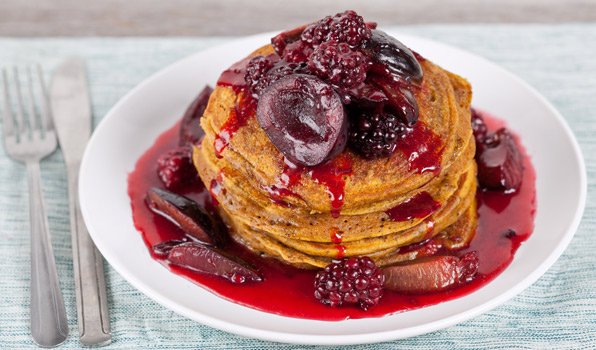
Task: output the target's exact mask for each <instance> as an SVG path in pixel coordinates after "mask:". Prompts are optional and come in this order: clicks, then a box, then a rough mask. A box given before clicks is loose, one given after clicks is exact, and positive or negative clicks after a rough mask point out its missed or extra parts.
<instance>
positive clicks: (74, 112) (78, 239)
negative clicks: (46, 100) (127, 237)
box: [50, 58, 112, 346]
mask: <svg viewBox="0 0 596 350" xmlns="http://www.w3.org/2000/svg"><path fill="white" fill-rule="evenodd" d="M50 101H51V108H52V113H53V115H54V124H55V128H56V132H57V134H58V142H59V143H60V148H61V149H62V153H63V154H64V161H65V163H66V170H67V176H68V202H69V209H70V229H71V236H72V251H73V270H74V278H75V289H76V298H77V315H78V325H79V340H80V342H81V343H82V344H84V345H96V346H97V345H100V346H103V345H107V344H109V343H110V342H111V339H112V336H111V330H110V318H109V315H108V303H107V298H106V287H105V279H104V270H103V258H102V256H101V254H100V253H99V251H98V250H97V248H96V247H95V245H94V244H93V241H92V240H91V237H90V236H89V232H88V231H87V227H86V226H85V222H84V221H83V216H82V215H81V209H80V206H79V194H78V192H79V191H78V183H79V168H80V165H81V159H82V157H83V152H84V150H85V146H86V145H87V141H88V140H89V136H90V135H91V104H90V98H89V90H88V88H87V77H86V72H85V63H84V61H83V60H82V59H81V58H70V59H68V60H66V61H64V62H63V63H62V64H61V65H60V66H59V67H58V68H57V69H56V71H55V73H54V76H53V78H52V84H51V87H50Z"/></svg>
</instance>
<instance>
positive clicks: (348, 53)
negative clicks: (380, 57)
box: [308, 41, 369, 89]
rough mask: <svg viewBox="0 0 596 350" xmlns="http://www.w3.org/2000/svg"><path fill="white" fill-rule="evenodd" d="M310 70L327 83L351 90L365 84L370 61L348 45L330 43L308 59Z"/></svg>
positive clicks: (322, 45) (318, 48)
mask: <svg viewBox="0 0 596 350" xmlns="http://www.w3.org/2000/svg"><path fill="white" fill-rule="evenodd" d="M308 68H309V69H310V71H311V72H313V73H314V74H316V75H317V76H319V77H320V78H322V79H324V80H326V81H327V82H329V83H331V84H333V85H336V86H338V87H340V88H344V89H349V88H352V87H355V86H357V85H359V84H361V83H363V82H364V80H365V79H366V72H367V71H368V68H369V60H368V58H367V57H366V56H365V55H364V54H363V53H362V52H360V51H356V50H352V48H351V47H350V45H348V44H346V43H337V42H334V41H329V42H325V43H322V44H321V45H319V46H318V47H317V48H316V49H315V50H314V51H313V53H312V54H311V55H310V57H309V58H308Z"/></svg>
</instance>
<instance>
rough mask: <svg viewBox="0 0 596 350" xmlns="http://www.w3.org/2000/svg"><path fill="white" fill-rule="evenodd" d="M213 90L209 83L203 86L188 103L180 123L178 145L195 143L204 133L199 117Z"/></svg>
mask: <svg viewBox="0 0 596 350" xmlns="http://www.w3.org/2000/svg"><path fill="white" fill-rule="evenodd" d="M212 92H213V88H212V87H211V86H209V85H207V86H205V88H204V89H203V91H201V93H200V94H199V95H198V96H197V98H195V100H194V101H193V102H192V103H191V104H190V106H189V107H188V109H187V110H186V112H185V113H184V116H183V117H182V122H181V123H180V141H179V145H180V146H185V145H187V144H191V145H196V144H197V143H198V142H199V141H200V140H201V139H202V138H203V136H204V135H205V131H203V128H202V127H201V123H200V121H199V120H200V119H201V117H202V116H203V113H205V109H206V108H207V103H208V102H209V96H211V93H212Z"/></svg>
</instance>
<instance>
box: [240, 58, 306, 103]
mask: <svg viewBox="0 0 596 350" xmlns="http://www.w3.org/2000/svg"><path fill="white" fill-rule="evenodd" d="M307 71H308V70H307V66H306V63H305V62H304V63H288V62H285V61H283V60H282V61H278V62H277V63H276V62H273V61H272V60H271V59H269V58H267V57H264V56H257V57H255V58H253V59H252V60H250V62H249V63H248V66H247V67H246V73H245V75H244V80H245V81H246V84H247V85H248V88H249V90H250V92H251V93H252V94H253V95H254V96H255V97H259V96H261V94H262V93H263V91H265V89H266V88H268V87H269V85H271V84H273V83H274V82H276V81H278V80H279V79H281V78H283V77H285V76H288V75H291V74H301V73H306V72H307Z"/></svg>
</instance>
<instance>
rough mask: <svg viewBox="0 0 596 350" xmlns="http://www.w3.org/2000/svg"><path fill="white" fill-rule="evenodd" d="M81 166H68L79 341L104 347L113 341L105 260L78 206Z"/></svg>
mask: <svg viewBox="0 0 596 350" xmlns="http://www.w3.org/2000/svg"><path fill="white" fill-rule="evenodd" d="M78 185H79V164H74V165H71V166H68V202H69V209H70V227H71V233H72V255H73V267H74V279H75V290H76V297H77V315H78V323H79V340H80V341H81V344H83V345H95V346H104V345H108V344H109V343H110V342H111V340H112V335H111V330H110V316H109V314H108V303H107V297H106V283H105V278H104V269H103V259H102V256H101V254H100V253H99V251H98V250H97V248H96V247H95V244H93V241H92V240H91V237H90V236H89V232H88V231H87V227H86V226H85V222H84V221H83V216H82V214H81V208H80V205H79V190H78Z"/></svg>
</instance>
